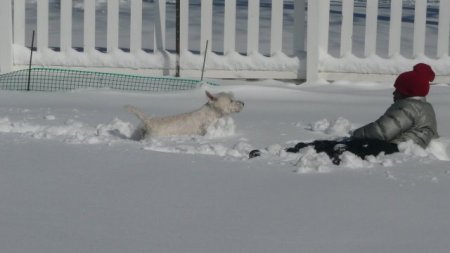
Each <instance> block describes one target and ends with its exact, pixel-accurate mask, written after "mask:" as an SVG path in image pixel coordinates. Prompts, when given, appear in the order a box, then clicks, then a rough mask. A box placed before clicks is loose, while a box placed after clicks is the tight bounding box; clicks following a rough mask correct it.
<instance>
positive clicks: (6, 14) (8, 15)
mask: <svg viewBox="0 0 450 253" xmlns="http://www.w3.org/2000/svg"><path fill="white" fill-rule="evenodd" d="M0 6H2V8H0V31H2V36H0V73H6V72H9V71H11V69H12V60H13V56H12V55H13V51H12V50H13V48H12V29H13V27H12V6H11V0H0Z"/></svg>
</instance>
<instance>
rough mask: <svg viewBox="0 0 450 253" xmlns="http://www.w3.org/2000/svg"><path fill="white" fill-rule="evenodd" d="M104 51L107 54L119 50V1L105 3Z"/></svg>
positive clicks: (113, 0) (110, 0) (112, 0)
mask: <svg viewBox="0 0 450 253" xmlns="http://www.w3.org/2000/svg"><path fill="white" fill-rule="evenodd" d="M107 5H108V6H107V10H108V17H107V24H106V25H107V28H106V29H107V32H106V50H107V52H108V53H111V52H114V51H115V50H117V49H118V48H119V0H109V1H107Z"/></svg>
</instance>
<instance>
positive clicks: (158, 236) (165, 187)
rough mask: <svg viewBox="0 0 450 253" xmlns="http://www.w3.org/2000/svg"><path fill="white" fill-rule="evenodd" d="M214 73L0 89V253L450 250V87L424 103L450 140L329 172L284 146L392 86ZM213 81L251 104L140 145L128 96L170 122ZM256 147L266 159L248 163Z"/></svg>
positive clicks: (360, 110) (348, 118)
mask: <svg viewBox="0 0 450 253" xmlns="http://www.w3.org/2000/svg"><path fill="white" fill-rule="evenodd" d="M405 2H406V1H405ZM99 3H100V4H102V3H104V1H99ZM29 18H30V19H31V20H32V19H33V18H35V17H33V16H31V17H29ZM361 22H363V21H361ZM263 23H268V20H264V22H263ZM54 29H55V30H58V29H57V28H54ZM338 30H339V27H332V33H333V34H338ZM75 31H76V28H75ZM380 31H382V32H383V31H386V29H380ZM435 31H436V29H435V27H434V29H431V33H432V36H435V35H436V34H435ZM384 35H385V36H384V37H383V36H381V38H382V39H381V41H386V40H385V38H386V36H387V34H384ZM52 36H55V37H57V35H54V34H52ZM287 36H291V35H287ZM358 36H359V35H358ZM75 37H76V38H77V39H78V38H79V37H78V36H75ZM337 37H339V36H331V37H330V39H331V42H330V47H331V50H330V52H331V53H332V54H333V52H337V51H336V50H337V48H338V47H339V44H338V43H336V39H334V38H337ZM358 38H359V37H356V38H355V43H356V45H355V52H356V53H357V52H358V50H360V49H361V48H362V47H363V45H362V44H361V43H358V41H359V40H358ZM27 41H28V40H27ZM50 41H51V39H50ZM238 44H239V43H238ZM241 44H242V43H241ZM262 44H263V45H262V48H263V49H264V48H268V45H267V44H265V43H264V41H262ZM379 46H380V50H379V51H381V52H386V47H387V46H386V44H383V43H381V44H380V45H379ZM358 48H359V49H358ZM410 49H411V48H410V44H408V43H407V44H406V45H405V47H404V50H405V51H406V52H410V51H411V50H410ZM355 67H356V65H355ZM398 67H400V68H404V69H408V68H410V67H411V66H410V65H409V63H408V64H404V65H401V66H398ZM214 81H215V82H217V83H219V84H220V86H213V87H209V86H203V87H201V88H199V89H196V90H192V91H183V92H174V93H158V94H153V93H132V92H128V93H127V92H117V91H113V90H107V89H103V90H77V91H72V92H55V93H38V92H28V93H24V92H13V91H2V92H0V142H1V145H0V161H1V164H0V252H8V253H24V252H33V253H61V252H74V253H75V252H76V253H80V252H81V253H90V252H105V253H124V252H126V253H134V252H157V253H159V252H171V253H172V252H174V253H178V252H183V253H190V252H192V253H211V252H220V253H222V252H223V253H228V252H245V253H252V252H254V253H261V252H271V253H272V252H277V253H287V252H320V253H326V252H333V253H361V252H369V253H372V252H373V253H375V252H396V253H412V252H413V253H415V252H433V253H441V252H442V253H443V252H448V249H449V248H450V241H449V240H448V235H449V234H450V201H449V200H450V197H449V192H450V166H449V161H450V147H449V144H450V137H449V136H450V126H449V125H448V122H450V114H449V111H450V102H449V100H448V98H449V96H450V89H449V86H448V84H436V85H433V87H432V88H431V92H430V95H429V97H428V100H429V101H430V102H431V103H432V104H433V105H434V107H435V110H436V113H437V119H438V131H439V133H440V136H441V137H440V138H439V139H437V140H434V141H433V142H432V143H431V145H430V147H429V148H428V149H427V150H423V149H420V148H419V147H417V146H414V145H412V144H410V143H409V144H408V143H407V144H404V145H402V146H401V152H400V153H398V154H393V155H388V156H383V155H381V156H378V157H372V158H370V159H368V160H361V159H358V158H356V157H353V156H351V155H350V154H344V158H343V164H342V165H341V166H334V165H332V164H331V163H330V161H329V160H328V158H326V157H324V156H323V155H322V154H317V153H315V152H313V151H312V150H304V151H303V152H302V153H301V154H286V153H285V152H283V148H284V147H288V146H291V145H293V144H295V143H296V142H297V141H309V140H314V139H332V138H338V137H344V136H347V135H348V132H349V131H350V130H351V129H354V128H356V127H358V126H361V125H363V124H366V123H368V122H370V121H373V120H375V119H377V117H379V116H380V115H381V114H382V113H383V112H384V111H385V109H386V108H387V107H388V106H389V105H390V104H391V103H392V95H391V93H392V84H391V83H369V82H363V81H360V82H351V83H350V82H344V81H342V82H335V83H332V84H326V83H323V84H322V83H316V84H310V85H306V84H302V85H295V84H293V83H289V82H279V81H274V80H266V81H242V80H227V81H226V80H214ZM206 89H207V90H209V91H211V92H213V93H214V92H219V91H231V92H233V93H234V94H235V96H236V98H238V99H240V100H243V101H244V102H245V108H244V110H243V111H242V112H241V113H239V114H235V115H233V116H232V118H227V119H225V120H221V121H219V122H217V124H215V125H214V126H212V127H211V128H210V129H209V131H208V134H207V135H206V136H204V137H200V136H189V137H183V138H181V137H178V138H160V139H153V140H145V141H139V142H138V141H133V140H131V139H130V136H131V134H132V131H133V130H134V127H136V126H137V125H138V123H139V122H138V120H137V119H136V118H135V117H134V116H133V115H131V114H129V113H128V112H126V110H124V108H123V106H124V105H127V104H132V105H135V106H137V107H139V108H142V109H143V110H145V111H146V112H148V113H149V114H150V115H155V116H160V115H170V114H175V113H180V112H185V111H188V110H193V109H196V108H198V107H200V106H201V105H202V104H204V103H205V102H206V97H205V95H204V91H205V90H206ZM254 148H266V150H267V153H266V154H265V155H264V156H263V157H260V158H256V159H251V160H249V159H247V155H248V152H249V151H250V150H252V149H254Z"/></svg>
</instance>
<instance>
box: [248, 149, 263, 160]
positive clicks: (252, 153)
mask: <svg viewBox="0 0 450 253" xmlns="http://www.w3.org/2000/svg"><path fill="white" fill-rule="evenodd" d="M258 156H261V151H260V150H258V149H254V150H252V151H250V153H248V158H249V159H251V158H255V157H258Z"/></svg>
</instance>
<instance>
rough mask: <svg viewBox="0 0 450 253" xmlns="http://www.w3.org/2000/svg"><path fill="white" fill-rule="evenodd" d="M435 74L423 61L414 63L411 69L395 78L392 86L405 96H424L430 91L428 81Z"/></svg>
mask: <svg viewBox="0 0 450 253" xmlns="http://www.w3.org/2000/svg"><path fill="white" fill-rule="evenodd" d="M434 77H435V74H434V71H433V70H432V69H431V67H430V66H429V65H427V64H425V63H419V64H416V65H415V66H414V67H413V70H412V71H408V72H404V73H401V74H400V75H399V76H398V77H397V79H396V80H395V83H394V87H395V88H396V89H397V91H399V92H400V93H401V94H402V95H404V96H406V97H415V96H420V97H425V96H426V95H428V92H429V91H430V82H431V81H433V80H434Z"/></svg>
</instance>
